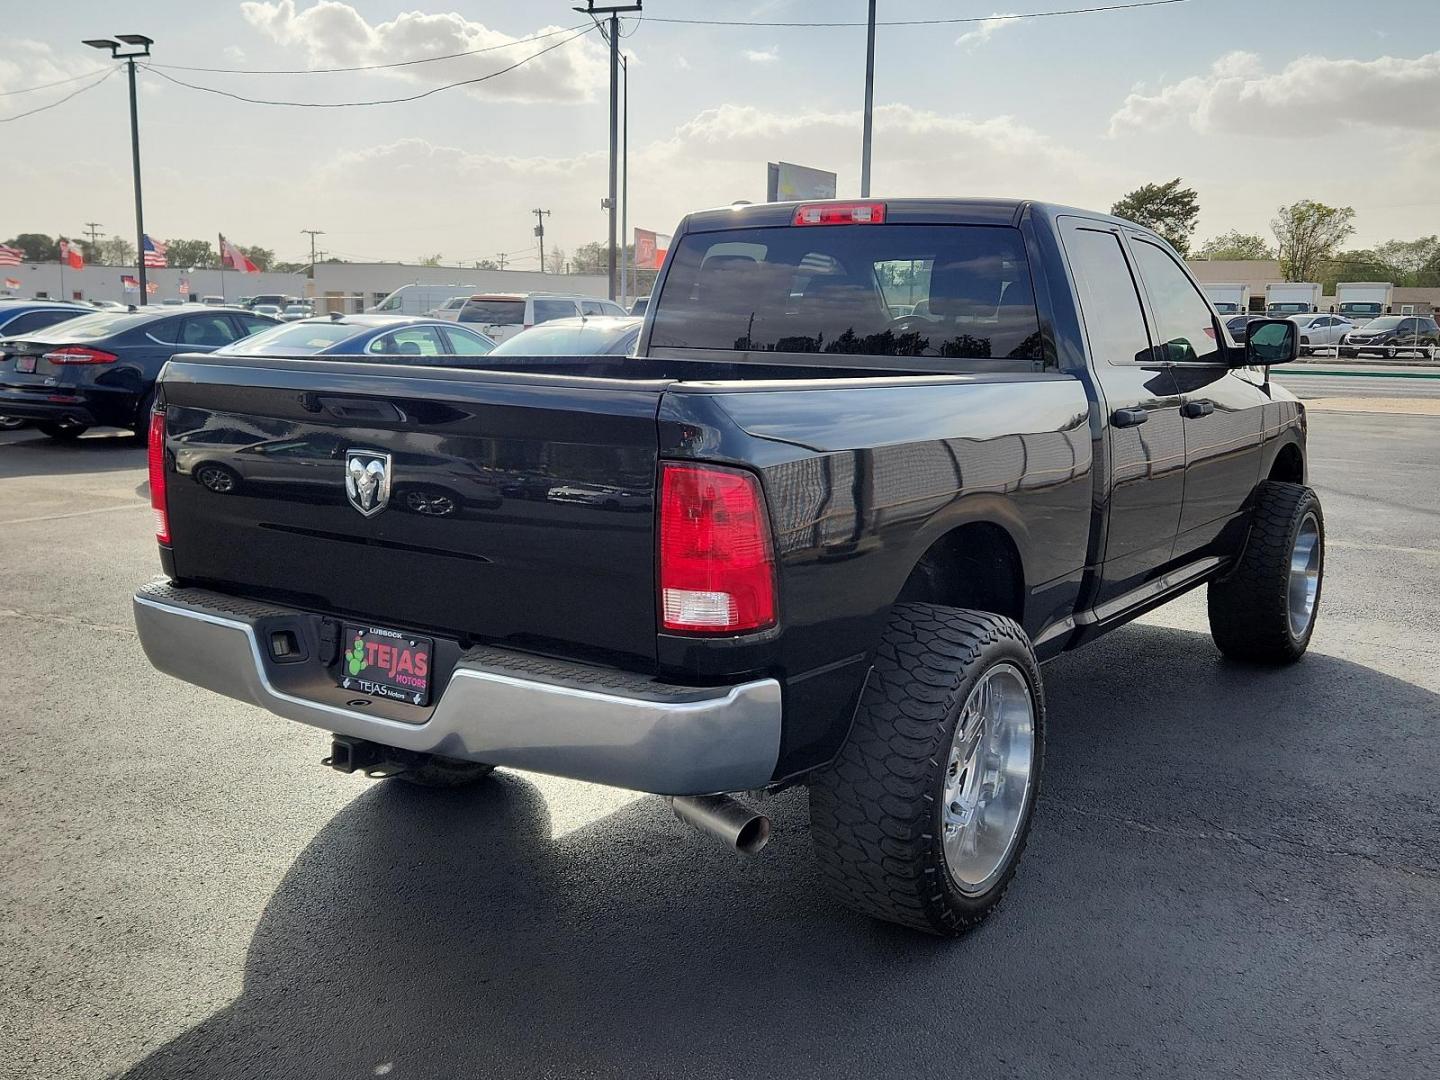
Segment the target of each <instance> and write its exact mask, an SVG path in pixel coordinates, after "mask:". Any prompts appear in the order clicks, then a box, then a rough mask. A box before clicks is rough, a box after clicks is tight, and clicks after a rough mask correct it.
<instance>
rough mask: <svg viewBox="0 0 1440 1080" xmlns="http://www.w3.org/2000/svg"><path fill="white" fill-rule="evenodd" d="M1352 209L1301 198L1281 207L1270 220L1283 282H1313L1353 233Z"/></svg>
mask: <svg viewBox="0 0 1440 1080" xmlns="http://www.w3.org/2000/svg"><path fill="white" fill-rule="evenodd" d="M1354 220H1355V211H1354V209H1353V208H1351V207H1349V206H1326V205H1325V204H1324V203H1318V202H1315V201H1314V200H1313V199H1301V200H1300V201H1299V202H1297V203H1292V204H1291V205H1290V206H1282V207H1281V208H1280V210H1279V212H1278V213H1277V215H1276V216H1275V218H1274V219H1273V220H1272V221H1271V222H1270V229H1271V231H1272V232H1273V233H1274V234H1275V240H1276V242H1277V243H1278V244H1279V245H1280V273H1281V274H1283V275H1284V276H1285V280H1286V281H1316V280H1318V278H1319V275H1320V272H1321V270H1322V269H1323V268H1324V267H1325V266H1326V264H1328V263H1331V262H1333V261H1334V259H1335V252H1336V250H1337V249H1338V248H1339V247H1340V245H1341V244H1343V243H1344V242H1345V241H1346V240H1348V239H1349V238H1350V237H1351V235H1352V234H1353V233H1354V232H1355V226H1354V224H1353V222H1354Z"/></svg>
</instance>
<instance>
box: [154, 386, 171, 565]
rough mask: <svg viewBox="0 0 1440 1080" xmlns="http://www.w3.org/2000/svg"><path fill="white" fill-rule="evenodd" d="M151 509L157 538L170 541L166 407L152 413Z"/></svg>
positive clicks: (164, 541) (162, 541)
mask: <svg viewBox="0 0 1440 1080" xmlns="http://www.w3.org/2000/svg"><path fill="white" fill-rule="evenodd" d="M150 511H151V513H153V514H154V515H155V539H156V540H158V541H159V542H160V543H162V544H168V543H170V513H169V509H168V503H167V501H166V499H165V409H164V407H163V406H162V407H160V408H158V409H156V410H155V411H154V412H152V413H151V414H150Z"/></svg>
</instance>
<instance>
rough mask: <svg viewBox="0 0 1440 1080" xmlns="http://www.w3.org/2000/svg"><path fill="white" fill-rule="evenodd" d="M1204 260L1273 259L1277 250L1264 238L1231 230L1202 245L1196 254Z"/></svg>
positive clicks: (1213, 237)
mask: <svg viewBox="0 0 1440 1080" xmlns="http://www.w3.org/2000/svg"><path fill="white" fill-rule="evenodd" d="M1195 254H1196V255H1198V256H1199V257H1200V258H1202V259H1214V260H1216V261H1223V260H1246V259H1273V258H1275V249H1274V248H1272V247H1271V246H1270V245H1269V244H1268V243H1266V242H1265V238H1264V237H1263V236H1256V235H1255V234H1254V233H1242V232H1241V231H1240V230H1239V229H1231V230H1230V231H1229V232H1227V233H1223V234H1221V235H1220V236H1212V237H1211V238H1210V239H1209V240H1206V241H1205V243H1203V244H1201V245H1200V247H1199V249H1198V250H1197V251H1196V252H1195Z"/></svg>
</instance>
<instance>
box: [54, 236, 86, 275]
mask: <svg viewBox="0 0 1440 1080" xmlns="http://www.w3.org/2000/svg"><path fill="white" fill-rule="evenodd" d="M60 261H61V262H63V263H64V264H65V265H66V266H68V267H70V269H71V270H81V269H84V266H85V256H84V255H82V254H80V249H79V248H78V247H75V246H73V245H72V244H71V243H70V241H68V240H61V241H60Z"/></svg>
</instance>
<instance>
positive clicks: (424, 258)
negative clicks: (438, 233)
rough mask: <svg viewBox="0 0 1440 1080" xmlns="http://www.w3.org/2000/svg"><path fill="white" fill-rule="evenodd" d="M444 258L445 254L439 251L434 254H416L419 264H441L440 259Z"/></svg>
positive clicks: (416, 260) (417, 263)
mask: <svg viewBox="0 0 1440 1080" xmlns="http://www.w3.org/2000/svg"><path fill="white" fill-rule="evenodd" d="M442 258H443V256H442V255H441V253H440V252H438V251H437V252H436V253H435V254H434V255H417V256H415V263H416V265H417V266H440V265H441V261H440V260H441V259H442Z"/></svg>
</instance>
